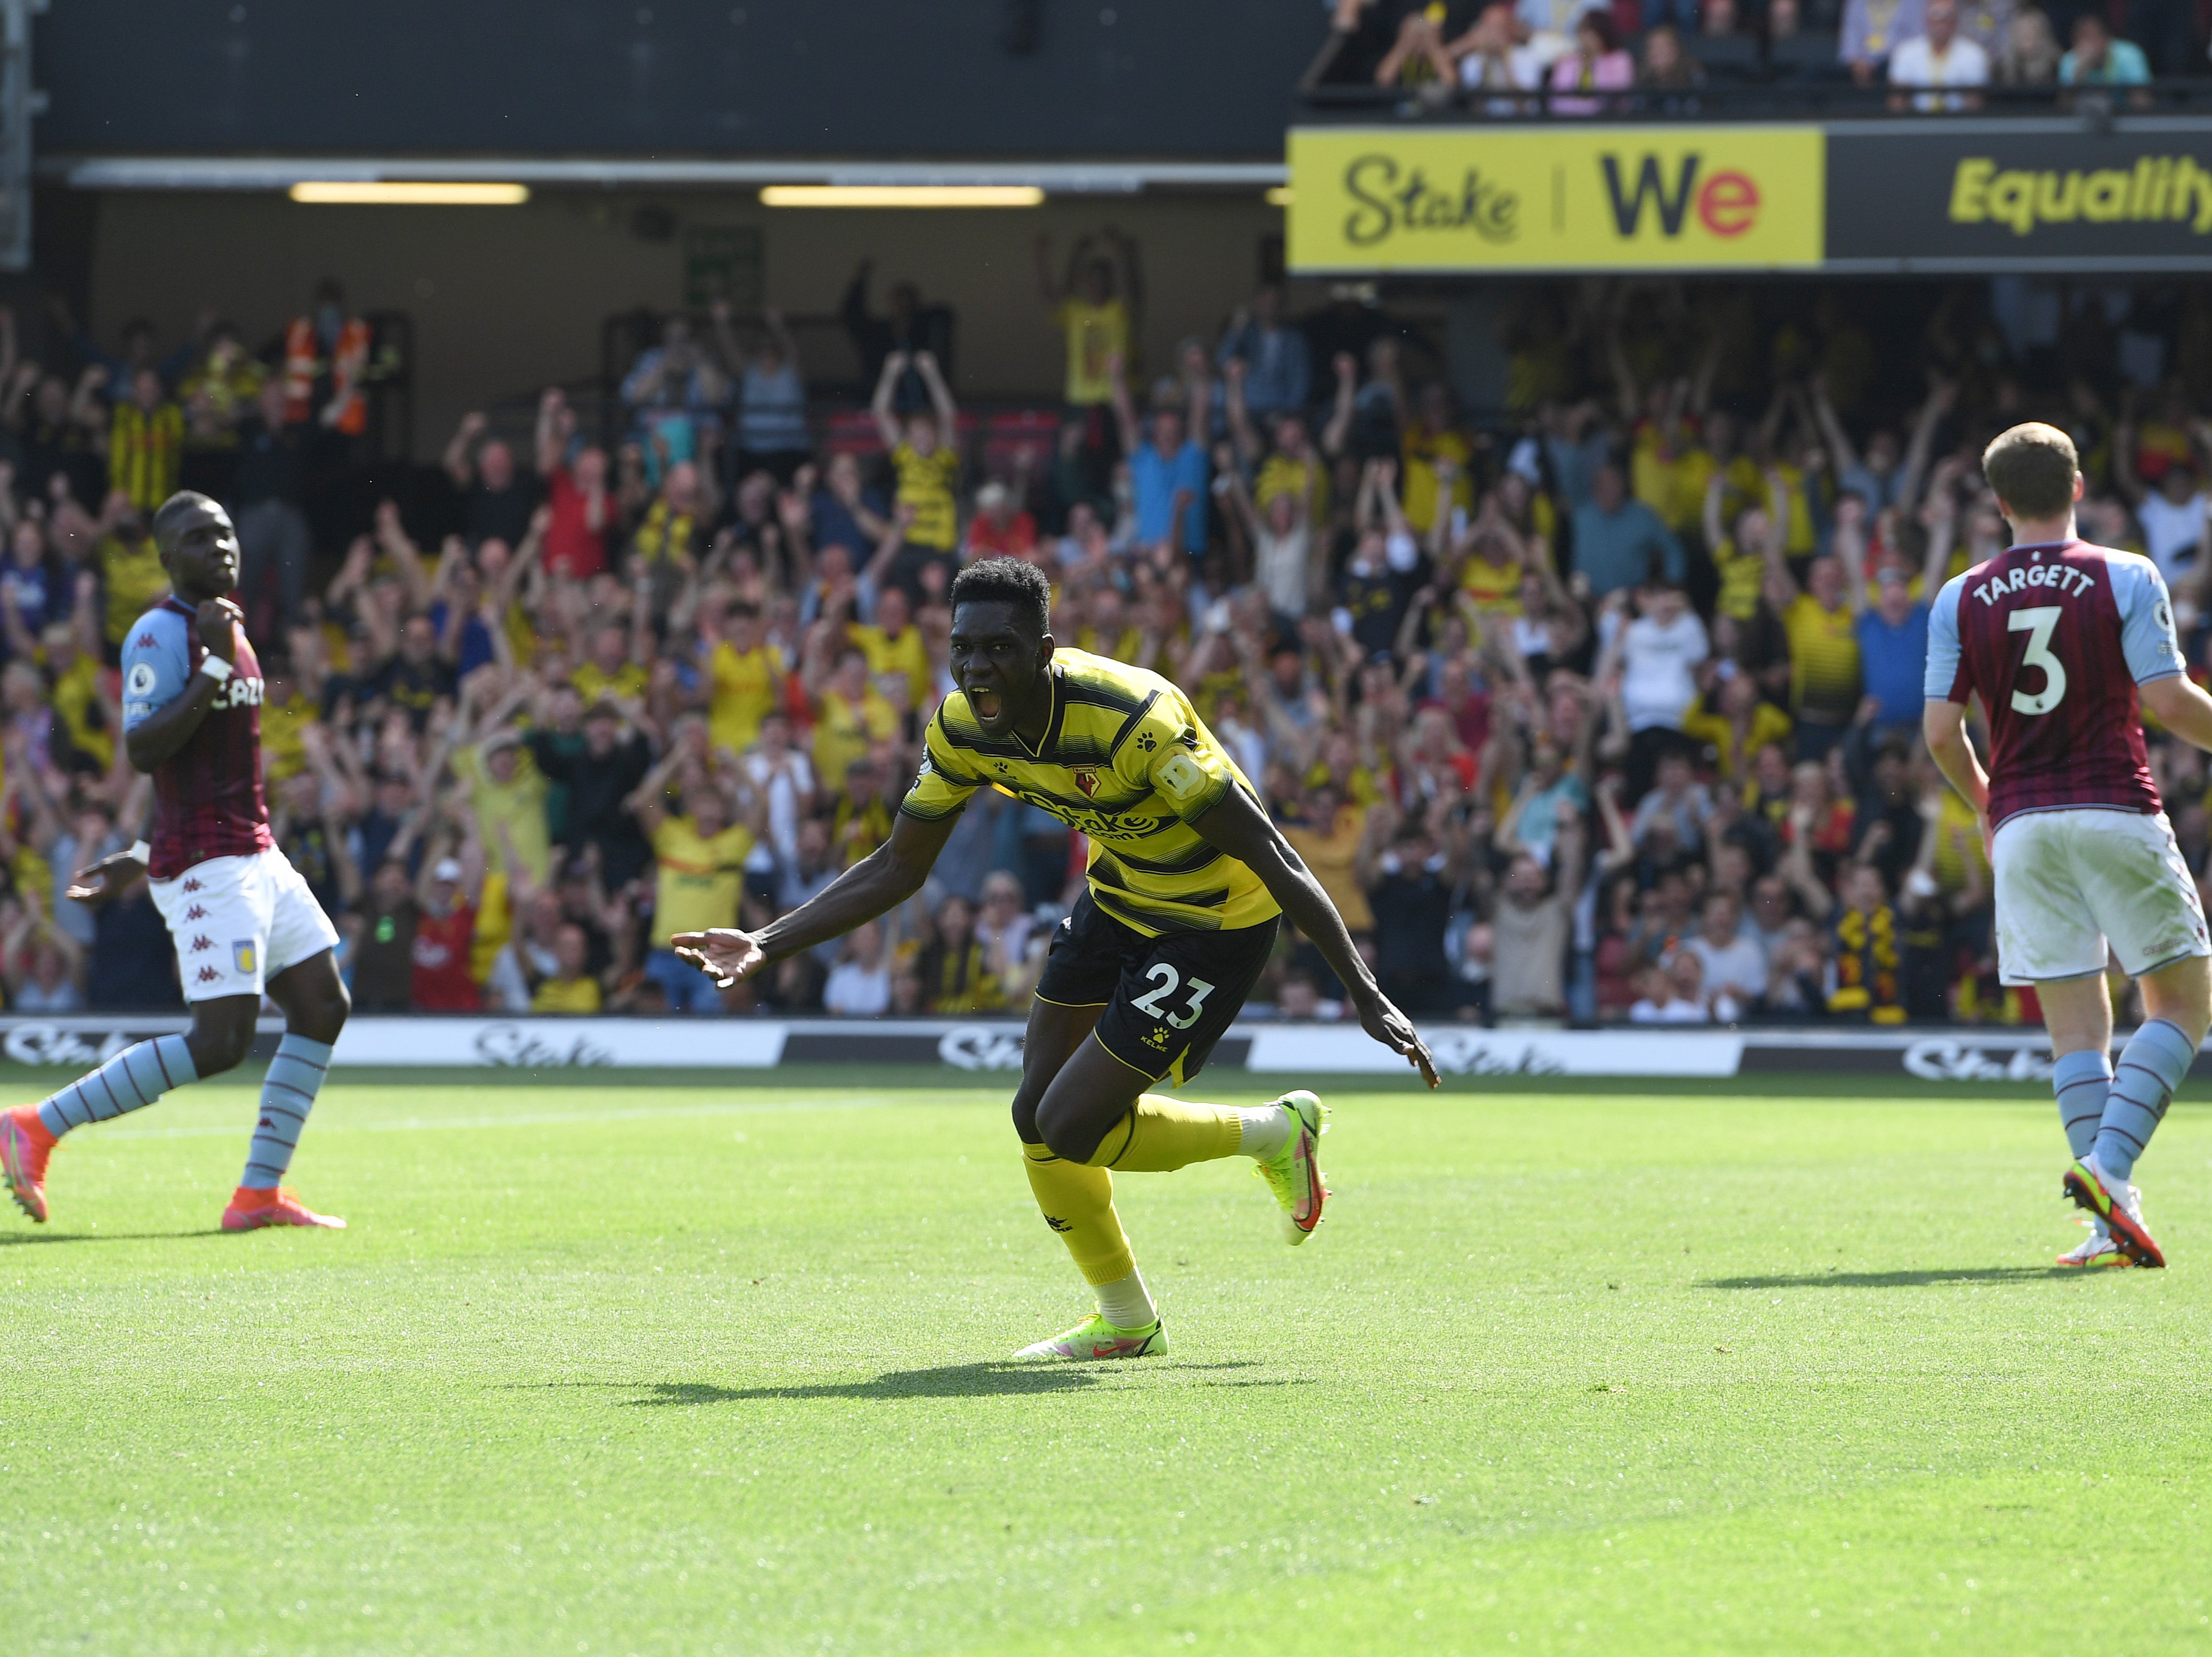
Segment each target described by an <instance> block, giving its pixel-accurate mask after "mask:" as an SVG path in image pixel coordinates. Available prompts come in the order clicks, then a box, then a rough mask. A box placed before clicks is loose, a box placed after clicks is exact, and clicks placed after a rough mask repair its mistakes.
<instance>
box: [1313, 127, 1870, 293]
mask: <svg viewBox="0 0 2212 1657" xmlns="http://www.w3.org/2000/svg"><path fill="white" fill-rule="evenodd" d="M1290 174H1291V209H1290V235H1289V261H1290V265H1291V269H1292V270H1298V271H1304V272H1329V271H1392V270H1398V271H1409V272H1412V271H1480V270H1722V269H1729V270H1741V269H1757V270H1794V269H1806V268H1811V267H1814V266H1817V265H1819V264H1820V262H1821V259H1822V257H1823V254H1824V251H1825V250H1824V247H1823V241H1822V236H1823V227H1824V225H1825V223H1826V195H1825V190H1826V137H1825V135H1824V134H1823V133H1822V131H1821V130H1820V128H1818V127H1816V126H1790V127H1763V126H1709V127H1699V126H1648V127H1645V126H1615V127H1589V128H1579V129H1578V128H1563V127H1560V126H1557V125H1554V126H1550V127H1545V128H1529V127H1519V128H1512V129H1507V130H1498V129H1495V128H1492V129H1485V128H1481V127H1456V128H1436V127H1425V128H1395V127H1317V128H1298V129H1295V130H1292V131H1291V135H1290Z"/></svg>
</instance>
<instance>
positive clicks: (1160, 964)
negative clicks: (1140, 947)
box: [1129, 961, 1213, 1030]
mask: <svg viewBox="0 0 2212 1657" xmlns="http://www.w3.org/2000/svg"><path fill="white" fill-rule="evenodd" d="M1145 976H1146V977H1147V978H1149V979H1151V980H1152V988H1151V989H1149V990H1146V992H1144V993H1143V994H1142V995H1140V996H1139V997H1138V998H1136V999H1135V1000H1134V1001H1132V1002H1131V1003H1130V1004H1129V1005H1131V1006H1133V1007H1134V1008H1135V1009H1136V1010H1137V1011H1139V1012H1140V1013H1143V1014H1144V1015H1145V1016H1146V1017H1148V1018H1160V1019H1164V1020H1165V1021H1166V1022H1167V1025H1168V1028H1169V1029H1178V1030H1187V1029H1189V1028H1190V1027H1191V1026H1192V1025H1193V1024H1195V1023H1198V1016H1199V1013H1200V1011H1201V1010H1202V1009H1203V1008H1204V1007H1205V1005H1206V997H1207V996H1209V995H1212V993H1213V986H1212V985H1211V984H1209V983H1207V982H1206V980H1204V979H1202V978H1194V979H1191V980H1188V982H1189V985H1190V1001H1189V1004H1188V1005H1186V1006H1185V1007H1184V1008H1183V1010H1182V1011H1181V1012H1170V1011H1167V1009H1166V1008H1164V1007H1163V1006H1161V1005H1160V1003H1161V1002H1162V1001H1163V1000H1164V999H1165V998H1167V997H1169V996H1170V995H1173V994H1174V993H1175V992H1176V987H1177V986H1179V985H1181V984H1182V982H1183V981H1184V980H1182V977H1181V975H1180V974H1177V973H1176V969H1175V968H1173V967H1170V965H1168V963H1167V962H1164V961H1155V962H1152V965H1151V966H1149V967H1147V968H1145Z"/></svg>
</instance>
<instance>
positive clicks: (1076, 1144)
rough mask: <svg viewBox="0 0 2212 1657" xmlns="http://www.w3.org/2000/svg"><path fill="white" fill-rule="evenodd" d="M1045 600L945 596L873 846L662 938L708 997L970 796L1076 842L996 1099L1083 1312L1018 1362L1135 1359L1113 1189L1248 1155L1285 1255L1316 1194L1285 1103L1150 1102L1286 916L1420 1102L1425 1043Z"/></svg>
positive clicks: (850, 909) (1147, 1300)
mask: <svg viewBox="0 0 2212 1657" xmlns="http://www.w3.org/2000/svg"><path fill="white" fill-rule="evenodd" d="M1050 595H1051V586H1050V583H1049V581H1048V580H1047V578H1046V576H1045V574H1044V572H1043V571H1042V570H1040V569H1038V568H1036V567H1035V566H1034V565H1030V564H1025V563H1023V562H1020V561H1018V560H1015V559H1011V558H993V559H987V560H984V561H981V562H979V563H975V564H971V565H969V567H968V568H966V569H964V570H963V571H962V572H961V573H960V574H959V576H958V577H957V579H956V580H954V582H953V584H952V606H953V614H952V638H951V647H952V658H951V665H952V677H953V680H954V683H956V684H957V686H958V689H956V690H955V691H954V692H953V693H952V694H951V695H949V696H947V697H946V698H945V701H944V703H943V705H942V706H941V707H939V709H938V711H937V714H936V717H935V718H933V719H931V721H930V722H929V725H928V729H927V733H926V744H927V751H926V753H925V756H924V758H923V762H922V766H921V774H919V775H918V776H917V777H916V778H915V782H914V786H913V787H912V788H911V789H910V790H909V791H908V794H907V797H906V799H905V802H904V804H902V805H901V807H900V809H899V816H898V821H897V822H896V826H895V827H894V828H893V830H892V833H891V838H890V841H888V842H886V843H885V844H884V846H883V847H881V848H880V849H878V851H876V852H875V853H872V855H870V856H869V857H867V858H866V859H863V860H861V861H860V862H859V863H856V864H854V865H853V866H852V867H851V868H850V869H848V871H846V872H845V873H844V874H842V875H841V876H839V877H838V878H837V879H836V881H834V882H833V883H831V884H830V885H829V887H828V888H827V889H825V890H823V892H821V893H820V894H819V895H817V896H816V897H814V898H813V899H812V900H811V901H808V902H806V903H804V904H801V905H800V906H799V907H798V908H796V909H793V911H791V913H788V914H786V915H782V916H780V917H779V918H778V919H776V920H773V921H771V922H769V925H767V926H764V927H763V928H762V929H761V930H760V931H759V932H757V933H755V932H742V931H739V930H737V929H734V928H725V929H715V930H711V931H700V932H684V933H679V934H678V935H677V936H676V937H675V938H673V939H671V943H672V944H674V946H675V948H676V950H677V952H678V954H680V955H683V956H685V957H686V958H688V959H689V960H690V961H691V962H694V963H695V964H696V965H697V966H698V967H700V968H702V969H703V970H704V971H706V972H707V973H708V974H710V975H712V976H713V977H714V979H715V980H717V981H718V982H720V983H724V984H729V983H734V982H736V981H737V980H739V979H742V978H745V977H748V976H750V975H751V974H754V973H757V972H758V971H760V970H762V969H763V968H766V967H768V966H769V965H770V964H772V963H774V962H777V961H780V960H783V959H785V958H787V957H788V956H793V955H796V954H798V953H799V952H800V951H801V950H807V949H811V948H812V947H813V946H814V945H816V944H821V943H823V942H825V941H827V940H828V939H830V938H837V937H840V936H842V935H843V934H844V933H846V932H851V931H852V930H853V929H854V927H856V926H860V925H862V924H864V923H865V922H866V921H869V920H873V919H874V918H875V917H876V916H878V915H881V914H884V913H888V912H889V911H890V910H891V909H893V908H896V907H897V906H898V905H900V904H902V903H903V902H905V901H907V900H908V898H910V897H912V896H913V895H915V893H916V892H918V891H920V890H921V887H922V883H923V882H924V881H925V880H926V879H927V877H928V875H929V871H930V868H931V865H933V864H934V863H935V862H936V860H937V856H938V853H939V852H941V851H942V850H943V849H944V847H945V841H946V840H947V839H948V838H949V837H950V836H951V833H952V829H953V825H954V822H955V821H956V820H957V818H958V816H959V815H960V813H961V811H962V810H963V809H964V808H965V806H966V804H967V801H968V798H969V796H970V795H971V794H973V793H975V791H976V790H978V789H979V788H982V787H985V786H991V787H995V788H997V789H999V790H1000V792H1003V793H1006V794H1008V795H1010V796H1012V798H1017V799H1019V800H1022V801H1024V802H1026V803H1027V804H1031V805H1035V806H1037V807H1039V808H1040V809H1042V810H1045V811H1048V812H1049V813H1051V814H1052V815H1053V816H1056V817H1058V818H1060V820H1061V821H1062V822H1066V823H1068V824H1070V825H1072V826H1073V827H1075V828H1077V829H1081V830H1082V831H1083V833H1084V834H1085V835H1087V836H1088V837H1089V839H1090V842H1091V865H1090V877H1089V880H1088V883H1087V884H1086V888H1085V891H1084V893H1083V895H1082V896H1080V897H1079V899H1077V901H1076V905H1075V910H1074V913H1073V914H1071V915H1070V916H1069V917H1068V918H1067V919H1066V920H1063V921H1062V922H1061V923H1060V926H1058V927H1057V928H1056V929H1055V930H1054V934H1053V941H1052V947H1051V950H1050V953H1049V954H1048V956H1047V957H1046V962H1045V968H1044V973H1043V976H1042V978H1041V979H1040V980H1039V981H1038V983H1037V986H1036V997H1035V999H1034V1000H1033V1002H1032V1004H1031V1005H1030V1015H1029V1032H1028V1036H1027V1040H1026V1043H1025V1046H1024V1053H1023V1068H1022V1081H1021V1085H1020V1086H1019V1088H1018V1089H1016V1091H1015V1094H1014V1102H1013V1115H1014V1131H1015V1132H1016V1133H1017V1135H1018V1136H1019V1138H1020V1139H1021V1142H1022V1156H1023V1166H1024V1169H1025V1170H1026V1172H1027V1173H1028V1175H1029V1180H1030V1189H1031V1191H1032V1192H1033V1193H1035V1195H1036V1199H1037V1205H1038V1207H1039V1208H1040V1209H1042V1211H1043V1214H1044V1218H1045V1223H1046V1224H1048V1226H1050V1227H1051V1228H1052V1229H1053V1230H1054V1232H1055V1233H1057V1234H1058V1235H1059V1236H1060V1240H1061V1241H1063V1242H1065V1243H1066V1245H1067V1249H1068V1253H1070V1255H1072V1256H1073V1259H1074V1261H1075V1264H1076V1266H1077V1267H1078V1269H1079V1270H1080V1271H1081V1272H1082V1273H1083V1276H1084V1278H1085V1281H1086V1282H1087V1283H1088V1284H1090V1285H1091V1289H1092V1290H1093V1291H1094V1293H1095V1294H1096V1295H1097V1302H1098V1309H1097V1312H1096V1313H1095V1314H1093V1315H1091V1317H1088V1318H1085V1320H1082V1321H1081V1322H1079V1323H1077V1324H1076V1325H1074V1326H1073V1327H1071V1328H1068V1329H1066V1330H1063V1331H1062V1332H1060V1333H1059V1334H1057V1335H1053V1336H1048V1337H1047V1338H1045V1339H1043V1340H1041V1341H1038V1342H1036V1343H1035V1344H1032V1345H1030V1346H1026V1347H1024V1348H1023V1349H1022V1350H1021V1351H1020V1352H1018V1354H1016V1356H1017V1357H1022V1358H1033V1359H1062V1358H1065V1359H1076V1360H1089V1359H1096V1358H1128V1357H1146V1356H1149V1355H1152V1354H1157V1353H1160V1352H1164V1351H1165V1350H1167V1337H1166V1334H1165V1332H1164V1330H1163V1329H1162V1327H1161V1325H1160V1320H1159V1314H1158V1311H1157V1309H1156V1308H1154V1306H1153V1304H1152V1296H1151V1294H1150V1292H1149V1291H1148V1290H1146V1286H1145V1281H1144V1278H1143V1277H1142V1276H1141V1274H1139V1272H1138V1270H1137V1263H1136V1259H1135V1256H1134V1255H1133V1253H1131V1252H1130V1248H1129V1241H1128V1238H1127V1235H1125V1234H1124V1233H1123V1231H1122V1229H1121V1220H1120V1219H1119V1218H1118V1217H1116V1215H1115V1211H1114V1186H1113V1174H1112V1173H1111V1172H1110V1170H1112V1169H1115V1168H1119V1169H1121V1170H1122V1171H1123V1172H1125V1173H1164V1172H1167V1171H1169V1170H1170V1169H1173V1168H1182V1167H1184V1166H1186V1165H1187V1164H1188V1163H1191V1162H1208V1161H1212V1160H1215V1159H1218V1158H1222V1157H1228V1156H1239V1155H1242V1156H1249V1157H1251V1158H1252V1159H1253V1160H1254V1161H1255V1162H1256V1163H1257V1164H1258V1166H1259V1171H1260V1173H1261V1174H1262V1175H1263V1176H1264V1177H1265V1178H1266V1180H1267V1183H1268V1185H1269V1187H1271V1188H1272V1189H1273V1193H1274V1195H1275V1199H1276V1201H1277V1203H1278V1204H1279V1205H1280V1207H1281V1209H1282V1211H1283V1229H1284V1235H1285V1240H1286V1241H1289V1242H1291V1243H1292V1244H1297V1243H1302V1242H1304V1241H1305V1240H1306V1238H1307V1237H1309V1236H1310V1235H1312V1233H1313V1229H1314V1228H1315V1226H1316V1224H1318V1223H1319V1222H1320V1220H1321V1217H1322V1205H1323V1203H1324V1201H1325V1200H1326V1199H1327V1197H1328V1189H1327V1187H1326V1186H1325V1185H1324V1184H1323V1182H1322V1173H1321V1169H1320V1167H1319V1165H1318V1163H1317V1162H1316V1145H1317V1144H1318V1141H1319V1138H1320V1135H1321V1132H1322V1127H1323V1125H1324V1123H1325V1120H1326V1117H1327V1113H1326V1111H1325V1109H1324V1108H1323V1107H1322V1102H1321V1101H1320V1100H1319V1099H1317V1098H1316V1097H1315V1096H1313V1095H1312V1094H1311V1093H1310V1092H1307V1091H1304V1090H1303V1089H1300V1090H1298V1091H1295V1092H1291V1093H1287V1094H1285V1095H1283V1096H1281V1097H1280V1098H1279V1099H1277V1100H1275V1101H1273V1102H1271V1103H1268V1104H1265V1105H1261V1106H1259V1107H1257V1108H1251V1109H1239V1108H1236V1107H1234V1106H1227V1105H1207V1104H1197V1103H1192V1102H1185V1101H1182V1100H1178V1099H1174V1098H1170V1097H1169V1096H1167V1095H1166V1094H1164V1093H1156V1092H1153V1091H1152V1089H1154V1088H1156V1087H1158V1086H1159V1085H1161V1084H1162V1083H1167V1084H1168V1085H1170V1086H1176V1085H1180V1084H1181V1083H1183V1082H1186V1081H1188V1079H1189V1078H1190V1077H1192V1076H1193V1075H1194V1074H1196V1073H1197V1071H1198V1069H1199V1067H1200V1065H1202V1064H1204V1063H1205V1061H1206V1056H1207V1054H1208V1053H1210V1052H1211V1050H1212V1047H1213V1045H1214V1043H1215V1042H1216V1041H1218V1040H1219V1039H1220V1036H1221V1035H1222V1033H1223V1032H1224V1031H1225V1030H1226V1029H1228V1027H1229V1025H1230V1023H1231V1020H1233V1019H1234V1018H1235V1017H1236V1016H1237V1011H1239V1010H1240V1009H1241V1008H1242V1006H1243V1001H1244V998H1245V997H1246V996H1247V995H1248V994H1249V993H1250V992H1251V989H1252V986H1253V985H1254V984H1255V982H1257V981H1258V979H1259V977H1260V974H1261V969H1262V968H1264V967H1265V966H1266V964H1267V957H1268V955H1269V953H1270V951H1271V950H1273V944H1274V941H1275V932H1276V928H1277V923H1278V920H1279V918H1280V917H1281V916H1283V915H1285V914H1287V915H1289V916H1290V918H1291V923H1292V924H1293V925H1294V926H1297V928H1298V930H1299V931H1300V932H1303V933H1304V934H1305V936H1306V937H1308V938H1311V939H1312V940H1313V942H1314V943H1315V944H1316V946H1317V947H1318V948H1319V949H1320V950H1321V952H1322V956H1323V957H1324V958H1325V959H1326V960H1327V961H1328V964H1329V965H1330V967H1331V968H1334V970H1335V972H1336V973H1337V974H1338V975H1339V976H1340V978H1341V979H1342V980H1344V982H1345V984H1346V986H1349V988H1350V991H1351V1000H1352V1005H1353V1006H1354V1007H1355V1008H1356V1009H1357V1010H1358V1014H1359V1021H1360V1023H1361V1024H1362V1026H1363V1027H1364V1029H1366V1031H1367V1033H1368V1034H1369V1035H1371V1036H1373V1037H1374V1038H1375V1039H1376V1041H1380V1042H1382V1043H1383V1045H1384V1046H1386V1047H1389V1048H1391V1049H1392V1050H1393V1051H1394V1052H1396V1053H1402V1054H1404V1055H1405V1056H1406V1057H1407V1060H1408V1061H1409V1062H1410V1063H1412V1064H1413V1065H1415V1066H1416V1067H1418V1068H1419V1071H1421V1073H1422V1074H1423V1076H1425V1077H1427V1079H1428V1081H1429V1083H1430V1085H1431V1086H1434V1085H1435V1084H1436V1066H1435V1065H1434V1063H1433V1061H1432V1060H1431V1058H1430V1056H1429V1050H1428V1047H1426V1045H1425V1043H1423V1041H1421V1038H1420V1037H1419V1035H1418V1034H1416V1033H1415V1031H1414V1029H1413V1024H1412V1023H1411V1022H1410V1021H1409V1020H1407V1017H1406V1016H1405V1015H1404V1014H1403V1013H1401V1012H1400V1011H1398V1009H1397V1008H1396V1007H1395V1006H1393V1005H1391V1004H1390V1002H1389V998H1387V997H1385V996H1384V995H1383V992H1382V991H1381V989H1380V988H1378V987H1377V986H1376V981H1375V975H1374V974H1373V973H1372V972H1370V970H1369V969H1368V967H1367V963H1366V962H1364V961H1363V960H1362V959H1361V958H1360V956H1359V954H1358V950H1355V949H1354V948H1353V947H1352V939H1351V937H1350V935H1349V934H1348V933H1347V932H1346V930H1345V926H1344V921H1343V920H1342V918H1341V917H1340V916H1339V914H1338V913H1337V912H1336V909H1335V907H1334V905H1332V904H1331V903H1330V902H1329V901H1328V895H1327V894H1326V893H1324V892H1323V891H1322V888H1321V885H1320V883H1318V882H1317V881H1316V880H1315V878H1314V877H1313V875H1312V873H1311V872H1310V871H1309V870H1308V869H1307V868H1306V866H1305V865H1304V863H1303V862H1302V861H1300V860H1299V858H1298V855H1297V853H1296V852H1295V851H1293V850H1292V849H1291V846H1290V844H1289V842H1288V841H1285V839H1284V837H1283V835H1282V833H1281V831H1280V830H1279V829H1277V828H1276V827H1275V825H1274V823H1273V821H1272V820H1271V819H1270V818H1269V817H1268V816H1267V813H1266V811H1265V810H1262V809H1261V805H1260V803H1259V800H1258V798H1256V797H1255V795H1254V793H1253V792H1252V788H1251V785H1250V784H1249V782H1248V781H1247V780H1245V778H1244V776H1243V774H1242V773H1241V772H1240V771H1238V770H1237V767H1236V765H1235V763H1234V762H1232V761H1231V759H1230V758H1229V757H1228V756H1227V755H1226V754H1225V753H1224V752H1223V750H1221V748H1220V746H1219V745H1218V744H1217V743H1216V742H1215V741H1214V739H1213V736H1212V732H1211V731H1207V729H1206V726H1205V725H1204V723H1203V722H1202V721H1201V720H1200V719H1199V717H1198V715H1197V713H1196V712H1195V711H1194V709H1193V708H1192V707H1191V704H1190V701H1189V699H1188V697H1187V696H1185V695H1183V693H1182V691H1181V690H1180V689H1177V688H1176V685H1175V684H1174V683H1172V682H1171V681H1170V680H1168V679H1165V678H1163V677H1161V676H1160V675H1158V674H1157V673H1153V672H1150V671H1146V670H1145V669H1143V668H1138V667H1131V666H1127V665H1124V664H1122V663H1120V662H1115V661H1109V660H1108V659H1105V658H1103V657H1099V656H1092V655H1090V654H1088V653H1086V652H1083V651H1079V650H1072V649H1069V650H1063V649H1057V648H1055V646H1054V642H1053V637H1052V634H1051V631H1050V616H1049V613H1048V612H1049V605H1050Z"/></svg>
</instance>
